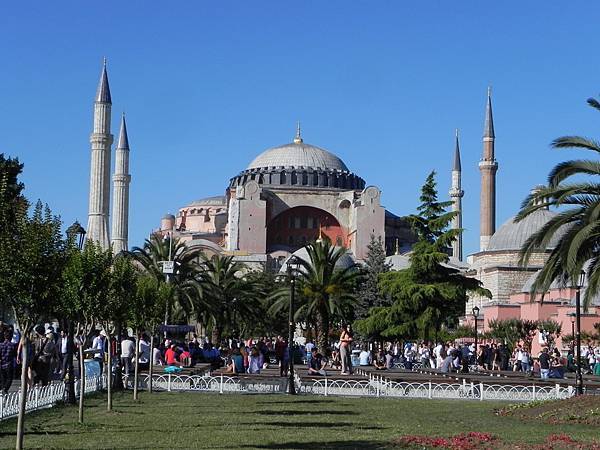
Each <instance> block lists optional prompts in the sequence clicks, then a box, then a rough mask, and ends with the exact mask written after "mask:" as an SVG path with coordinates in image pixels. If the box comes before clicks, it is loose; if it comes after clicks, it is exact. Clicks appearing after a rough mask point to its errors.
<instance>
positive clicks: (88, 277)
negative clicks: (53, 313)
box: [58, 241, 113, 423]
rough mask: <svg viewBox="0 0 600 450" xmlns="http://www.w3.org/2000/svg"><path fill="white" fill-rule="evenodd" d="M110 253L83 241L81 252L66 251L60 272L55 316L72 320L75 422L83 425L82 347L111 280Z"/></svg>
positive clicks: (83, 378)
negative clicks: (75, 340) (76, 338)
mask: <svg viewBox="0 0 600 450" xmlns="http://www.w3.org/2000/svg"><path fill="white" fill-rule="evenodd" d="M112 260H113V259H112V254H111V252H110V250H103V249H102V248H101V247H100V246H99V245H98V244H97V243H95V242H90V241H87V242H86V243H85V246H84V247H83V251H81V252H79V251H75V250H74V249H73V251H70V252H69V253H68V260H67V263H66V266H65V269H64V271H63V282H62V285H63V288H62V293H61V302H60V307H59V309H58V313H59V314H60V315H61V316H63V317H66V318H67V319H68V320H70V321H73V322H74V323H75V324H76V326H75V328H76V330H77V334H78V335H79V336H82V340H81V342H79V379H80V383H79V384H80V389H79V423H83V406H84V394H85V384H86V373H85V364H84V360H85V355H84V347H85V345H86V341H87V339H88V336H90V334H91V332H92V330H93V329H94V328H95V325H96V317H95V316H96V313H97V305H99V304H102V303H104V302H105V301H106V299H107V298H108V295H109V289H110V281H111V267H112Z"/></svg>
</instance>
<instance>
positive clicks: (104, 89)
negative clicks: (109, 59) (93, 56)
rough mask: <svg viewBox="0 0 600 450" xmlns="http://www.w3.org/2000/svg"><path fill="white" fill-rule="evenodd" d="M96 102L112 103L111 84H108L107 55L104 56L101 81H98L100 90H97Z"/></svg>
mask: <svg viewBox="0 0 600 450" xmlns="http://www.w3.org/2000/svg"><path fill="white" fill-rule="evenodd" d="M96 102H99V103H108V104H112V99H111V97H110V86H109V84H108V73H107V72H106V57H105V58H104V64H103V65H102V73H101V74H100V82H99V83H98V90H97V91H96Z"/></svg>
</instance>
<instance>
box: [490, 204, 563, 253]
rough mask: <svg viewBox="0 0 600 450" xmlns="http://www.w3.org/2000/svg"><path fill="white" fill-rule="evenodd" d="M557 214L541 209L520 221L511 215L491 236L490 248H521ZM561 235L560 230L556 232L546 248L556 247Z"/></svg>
mask: <svg viewBox="0 0 600 450" xmlns="http://www.w3.org/2000/svg"><path fill="white" fill-rule="evenodd" d="M555 215H556V213H553V212H551V211H548V210H547V209H539V210H537V211H535V212H533V213H531V214H530V215H528V216H527V217H525V218H524V219H523V220H521V221H520V222H515V217H511V218H510V219H508V220H507V221H506V222H504V223H503V224H502V226H501V227H500V228H499V229H498V231H496V232H495V233H494V235H493V236H492V237H491V239H490V244H489V246H488V250H517V251H518V250H521V247H523V244H524V243H525V241H527V239H529V237H530V236H531V235H533V234H534V233H535V232H537V231H538V230H540V229H541V228H542V227H543V226H544V225H545V224H546V222H548V221H549V220H550V219H551V218H552V217H554V216H555ZM560 235H561V233H560V230H559V231H558V232H556V233H554V236H553V237H552V240H551V241H550V242H549V243H548V246H547V248H546V249H552V248H554V247H556V244H557V243H558V240H559V239H560ZM546 249H545V250H546Z"/></svg>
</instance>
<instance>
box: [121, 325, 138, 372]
mask: <svg viewBox="0 0 600 450" xmlns="http://www.w3.org/2000/svg"><path fill="white" fill-rule="evenodd" d="M134 355H135V343H134V342H133V339H132V338H131V337H130V336H129V335H127V336H125V337H124V338H123V340H122V341H121V367H122V369H123V375H127V376H129V373H130V372H131V361H132V358H133V356H134Z"/></svg>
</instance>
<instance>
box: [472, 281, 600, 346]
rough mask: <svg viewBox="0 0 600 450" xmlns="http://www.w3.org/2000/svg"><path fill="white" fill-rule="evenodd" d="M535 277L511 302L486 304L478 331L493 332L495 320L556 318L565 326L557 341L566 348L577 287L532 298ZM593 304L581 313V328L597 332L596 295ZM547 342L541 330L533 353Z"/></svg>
mask: <svg viewBox="0 0 600 450" xmlns="http://www.w3.org/2000/svg"><path fill="white" fill-rule="evenodd" d="M536 275H537V274H536ZM534 276H535V275H534ZM534 276H532V277H531V279H530V280H528V282H527V283H526V284H525V285H524V286H523V289H522V291H523V292H519V293H515V294H512V295H511V296H510V298H509V301H508V302H491V303H489V304H486V305H483V307H482V308H481V312H480V316H479V318H480V319H483V320H481V321H480V322H479V323H480V326H478V328H479V330H478V331H479V332H480V333H484V332H486V331H489V329H490V326H489V324H490V322H491V321H492V320H499V319H500V320H503V319H523V320H537V321H545V320H553V321H555V322H558V323H559V324H560V325H561V336H559V337H558V338H557V339H556V342H555V344H556V346H557V347H558V348H559V349H563V350H566V349H568V347H569V344H568V343H565V344H563V342H562V336H564V335H571V334H572V333H573V326H574V317H575V295H576V290H575V289H573V288H559V287H554V288H553V289H551V290H550V291H549V292H548V293H547V294H546V295H545V296H544V300H543V302H542V301H541V297H540V296H537V297H536V298H535V299H534V300H533V301H532V300H531V295H530V294H529V289H530V287H531V283H532V282H533V278H534ZM584 290H585V287H584V288H583V289H582V293H581V295H582V298H583V293H584ZM592 303H593V305H591V306H590V307H589V309H588V311H586V312H583V311H582V313H581V330H582V332H585V333H588V334H593V333H594V332H595V329H594V324H595V323H598V322H600V308H599V307H598V304H600V298H594V299H593V302H592ZM466 318H467V319H468V323H471V324H472V323H473V319H472V317H469V316H467V317H466ZM583 344H585V342H583ZM544 345H545V342H544V338H543V336H542V335H541V330H540V331H538V332H537V333H536V336H535V337H534V339H533V343H532V348H531V352H532V354H533V355H537V354H538V353H539V352H540V350H541V349H542V347H543V346H544Z"/></svg>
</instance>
